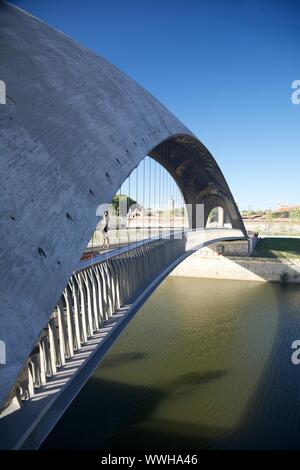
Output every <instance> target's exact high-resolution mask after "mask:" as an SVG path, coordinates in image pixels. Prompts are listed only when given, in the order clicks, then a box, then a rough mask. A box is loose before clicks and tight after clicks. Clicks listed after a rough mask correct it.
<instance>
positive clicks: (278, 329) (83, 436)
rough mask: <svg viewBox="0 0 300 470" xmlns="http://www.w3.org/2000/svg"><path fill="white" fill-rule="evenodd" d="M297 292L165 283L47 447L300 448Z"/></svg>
mask: <svg viewBox="0 0 300 470" xmlns="http://www.w3.org/2000/svg"><path fill="white" fill-rule="evenodd" d="M294 339H300V287H299V286H296V285H280V284H267V283H256V282H240V281H225V280H224V281H223V280H208V279H194V278H180V277H169V278H167V279H166V280H165V281H164V282H163V284H162V285H161V286H160V287H159V288H158V289H157V290H156V292H155V293H154V294H153V295H152V296H151V297H150V299H149V300H148V301H147V302H146V304H145V305H144V306H143V307H142V309H141V310H140V311H139V313H138V314H137V315H136V316H135V318H134V319H133V320H132V321H131V323H130V324H129V326H128V327H127V329H126V330H125V331H124V332H123V333H122V335H121V336H120V337H119V339H118V340H117V342H116V343H115V345H114V346H113V348H112V349H111V350H110V352H109V353H108V355H107V356H106V358H105V359H104V361H103V362H102V364H101V365H100V366H99V367H98V369H97V371H96V372H95V374H94V375H93V377H92V378H91V379H90V380H89V382H88V383H87V384H86V386H85V387H84V388H83V390H82V391H81V392H80V394H79V395H78V397H77V398H76V399H75V400H74V402H73V403H72V404H71V406H70V407H69V409H68V410H67V412H66V413H65V415H64V416H63V417H62V419H61V420H60V422H59V423H58V424H57V426H56V427H55V428H54V430H53V431H52V432H51V434H50V435H49V437H48V439H47V440H46V441H45V443H44V444H43V448H47V449H51V448H77V449H80V448H81V449H108V448H109V449H114V448H115V449H116V448H142V449H151V448H195V449H201V448H218V449H260V448H268V449H272V448H275V449H276V448H300V365H299V366H295V365H293V364H292V362H291V353H292V349H291V343H292V341H293V340H294Z"/></svg>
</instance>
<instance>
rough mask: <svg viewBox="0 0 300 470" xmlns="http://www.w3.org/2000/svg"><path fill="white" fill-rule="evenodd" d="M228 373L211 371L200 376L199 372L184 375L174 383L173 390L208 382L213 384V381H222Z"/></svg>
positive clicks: (225, 371)
mask: <svg viewBox="0 0 300 470" xmlns="http://www.w3.org/2000/svg"><path fill="white" fill-rule="evenodd" d="M227 372H228V371H227V370H210V371H208V372H205V373H203V374H199V373H198V372H190V373H189V374H183V375H181V376H180V377H178V378H177V379H176V380H174V381H173V383H172V388H173V387H175V386H176V385H191V386H195V385H205V384H207V383H208V382H211V381H212V380H216V379H220V378H221V377H223V376H224V375H225V374H226V373H227Z"/></svg>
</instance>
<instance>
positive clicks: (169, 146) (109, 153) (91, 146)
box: [0, 2, 244, 405]
mask: <svg viewBox="0 0 300 470" xmlns="http://www.w3.org/2000/svg"><path fill="white" fill-rule="evenodd" d="M0 63H1V69H0V70H1V72H0V73H1V76H0V79H1V80H4V82H5V83H6V90H7V97H6V102H7V104H6V105H0V121H1V125H0V141H1V151H2V152H1V153H2V155H1V159H0V184H1V205H0V210H1V218H0V226H1V246H0V272H1V284H0V339H1V340H4V341H5V343H6V351H7V364H6V365H5V366H0V384H1V386H0V405H1V403H2V402H3V400H4V399H5V397H6V395H7V393H8V391H9V389H10V388H11V386H12V385H13V384H14V383H15V381H16V378H17V375H18V373H19V372H20V370H21V368H22V365H23V363H24V360H25V359H26V357H27V356H28V354H29V353H30V351H31V349H32V347H33V345H34V344H35V342H36V339H37V336H38V335H39V332H40V331H41V329H42V328H43V326H44V325H45V324H46V322H47V320H48V317H49V314H50V313H51V311H52V309H53V307H54V306H55V304H56V302H57V300H58V298H59V296H60V294H61V292H62V290H63V288H64V287H65V285H66V283H67V281H68V279H69V277H70V276H71V274H72V271H73V269H74V267H75V266H76V264H77V263H78V260H79V258H80V255H81V253H82V252H83V250H84V248H85V246H86V245H87V242H88V241H89V239H90V236H91V233H92V231H93V229H94V227H95V226H96V224H97V217H96V207H97V206H98V204H99V203H101V202H107V201H110V200H111V198H112V196H113V195H114V194H115V193H116V191H117V189H118V188H119V187H120V185H121V183H122V182H123V181H124V180H125V178H126V177H127V176H128V175H129V174H130V172H131V171H132V169H133V168H135V167H136V166H137V165H138V163H139V161H140V160H141V159H142V158H143V157H144V156H145V155H148V154H149V155H151V156H153V157H154V158H156V159H157V160H158V161H160V162H161V163H162V164H163V165H164V166H165V167H166V168H167V169H168V170H169V171H170V173H171V174H172V175H173V176H174V178H175V179H176V181H177V182H178V184H179V186H180V187H181V190H182V192H183V194H184V197H185V200H186V202H190V203H196V202H205V203H206V205H207V207H208V210H209V207H210V205H211V204H215V200H216V199H218V205H222V204H223V205H224V206H226V208H227V210H228V212H229V214H230V217H231V219H232V222H233V226H234V227H237V228H240V229H242V230H244V227H243V223H242V221H241V218H240V215H239V213H238V210H237V208H236V205H235V202H234V199H233V197H232V195H231V193H230V190H229V188H228V186H227V184H226V181H225V179H224V177H223V175H222V173H221V171H220V169H219V168H218V166H217V164H216V162H215V161H214V159H213V158H212V156H211V155H210V154H209V152H208V151H207V149H206V148H205V147H204V146H203V145H202V144H201V143H200V142H199V140H198V139H197V138H196V137H195V136H194V135H193V134H192V133H191V132H190V131H189V130H188V129H187V128H186V127H185V126H184V125H183V124H182V123H181V122H179V121H178V120H177V119H176V118H175V117H174V116H173V115H172V114H171V113H170V112H169V111H168V110H167V109H166V108H165V107H164V106H162V105H161V104H160V103H159V102H158V101H157V100H156V99H155V98H153V97H152V96H151V95H149V93H147V92H146V91H145V90H144V89H143V88H142V87H140V86H139V85H137V84H136V83H135V82H134V81H132V80H131V79H130V78H128V77H127V76H126V75H125V74H123V73H122V72H120V71H119V70H118V69H117V68H115V67H114V66H113V65H111V64H109V63H108V62H106V61H105V60H103V59H102V58H100V57H98V56H97V55H95V54H94V53H93V52H91V51H89V50H87V49H85V48H84V47H82V46H81V45H79V44H77V43H76V42H74V41H72V40H71V39H69V38H68V37H66V36H65V35H64V34H62V33H60V32H57V31H55V30H53V29H52V28H50V27H49V26H47V25H46V24H44V23H43V22H41V21H39V20H37V19H35V18H34V17H32V16H31V15H29V14H27V13H25V12H23V11H22V10H20V9H18V8H16V7H13V6H11V5H9V4H7V3H5V2H1V3H0ZM191 223H192V224H194V223H195V221H193V220H192V221H191Z"/></svg>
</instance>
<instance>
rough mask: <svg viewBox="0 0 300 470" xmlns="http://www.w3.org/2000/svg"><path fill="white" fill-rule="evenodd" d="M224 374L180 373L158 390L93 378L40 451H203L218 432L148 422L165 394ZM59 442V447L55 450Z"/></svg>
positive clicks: (199, 426)
mask: <svg viewBox="0 0 300 470" xmlns="http://www.w3.org/2000/svg"><path fill="white" fill-rule="evenodd" d="M225 373H226V371H223V370H221V371H209V372H206V373H205V374H197V373H193V374H186V375H183V376H181V377H180V378H179V379H178V380H175V381H174V383H170V384H169V385H168V386H167V387H164V388H150V387H141V386H136V385H128V384H124V383H120V382H114V381H109V380H103V379H99V378H97V377H93V378H92V379H91V380H90V381H89V383H88V385H87V386H86V387H85V389H84V393H81V394H80V395H78V397H77V398H76V399H75V400H74V402H73V403H72V404H71V406H70V407H69V408H68V410H67V411H66V413H65V414H64V416H63V417H62V418H61V420H60V422H59V426H57V427H56V428H54V430H53V431H52V432H51V433H50V435H49V436H48V438H47V440H46V441H45V442H44V444H43V445H42V446H41V449H55V448H69V449H70V448H73V449H75V448H76V449H105V448H110V449H112V448H114V449H126V448H139V449H155V448H178V449H180V448H181V449H188V448H195V449H196V448H199V447H202V448H203V447H207V446H208V445H209V443H210V441H211V438H208V437H207V436H215V437H216V436H218V435H223V434H224V430H223V429H218V428H213V427H211V426H202V425H201V424H199V425H198V424H197V425H196V424H192V423H183V422H176V421H175V420H174V421H173V420H162V419H156V418H154V417H153V415H154V412H155V410H156V408H157V407H158V406H159V404H160V402H161V401H162V400H165V399H166V398H167V397H168V395H169V394H173V393H174V392H175V393H176V390H180V388H181V387H182V386H183V385H184V386H186V385H187V386H190V387H193V388H195V387H197V386H201V385H204V384H207V383H208V382H209V381H211V380H216V379H218V378H220V377H222V376H223V375H224V374H225ZM57 443H59V446H58V445H57Z"/></svg>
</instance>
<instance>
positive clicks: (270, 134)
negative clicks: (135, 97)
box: [12, 0, 300, 209]
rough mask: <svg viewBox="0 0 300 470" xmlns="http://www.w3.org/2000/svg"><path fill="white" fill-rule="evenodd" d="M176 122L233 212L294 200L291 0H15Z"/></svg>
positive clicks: (296, 120)
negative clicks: (211, 162)
mask: <svg viewBox="0 0 300 470" xmlns="http://www.w3.org/2000/svg"><path fill="white" fill-rule="evenodd" d="M12 3H15V4H16V5H17V6H19V7H21V8H23V9H24V10H27V11H28V12H30V13H32V14H33V15H35V16H37V17H39V18H41V19H42V20H44V21H46V22H47V23H48V24H50V25H52V26H54V27H55V28H57V29H59V30H61V31H63V32H64V33H66V34H67V35H69V36H70V37H72V38H74V39H76V40H77V41H79V42H80V43H82V44H84V45H85V46H87V47H88V48H90V49H92V50H93V51H95V52H97V53H99V54H100V55H102V56H103V57H104V58H106V59H107V60H109V61H110V62H112V63H114V64H115V65H116V66H118V67H119V68H120V69H122V70H123V71H124V72H126V73H127V74H128V75H129V76H131V77H132V78H133V79H135V80H136V81H137V82H139V83H140V84H141V85H143V86H144V87H145V88H146V89H147V90H148V91H150V92H151V93H152V94H153V95H154V96H156V97H157V98H158V99H159V100H160V101H161V102H162V103H164V104H165V105H166V106H167V107H168V108H169V109H170V111H172V112H173V113H174V114H175V115H176V116H177V117H178V118H179V119H180V120H181V121H183V122H184V123H185V124H186V125H187V126H188V127H189V128H190V129H191V130H192V131H193V132H194V133H195V134H196V135H197V136H198V137H199V139H200V140H201V141H202V142H203V143H204V144H205V145H206V146H207V147H208V149H209V150H210V151H211V152H212V154H213V155H214V157H215V158H216V160H217V162H218V163H219V165H220V167H221V169H222V171H223V173H224V175H225V177H226V179H227V181H228V183H229V185H230V188H231V190H232V192H233V195H234V197H235V199H236V201H237V202H238V204H239V206H240V208H241V209H247V208H248V207H249V206H251V207H252V208H268V207H274V206H276V205H277V203H278V202H284V203H290V204H296V203H300V190H299V177H300V150H299V149H300V129H299V125H300V104H299V105H295V104H292V101H291V94H292V89H291V84H292V82H293V81H294V80H297V79H298V80H300V61H299V55H300V26H299V24H300V1H299V0H84V1H79V0H14V1H13V2H12Z"/></svg>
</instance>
